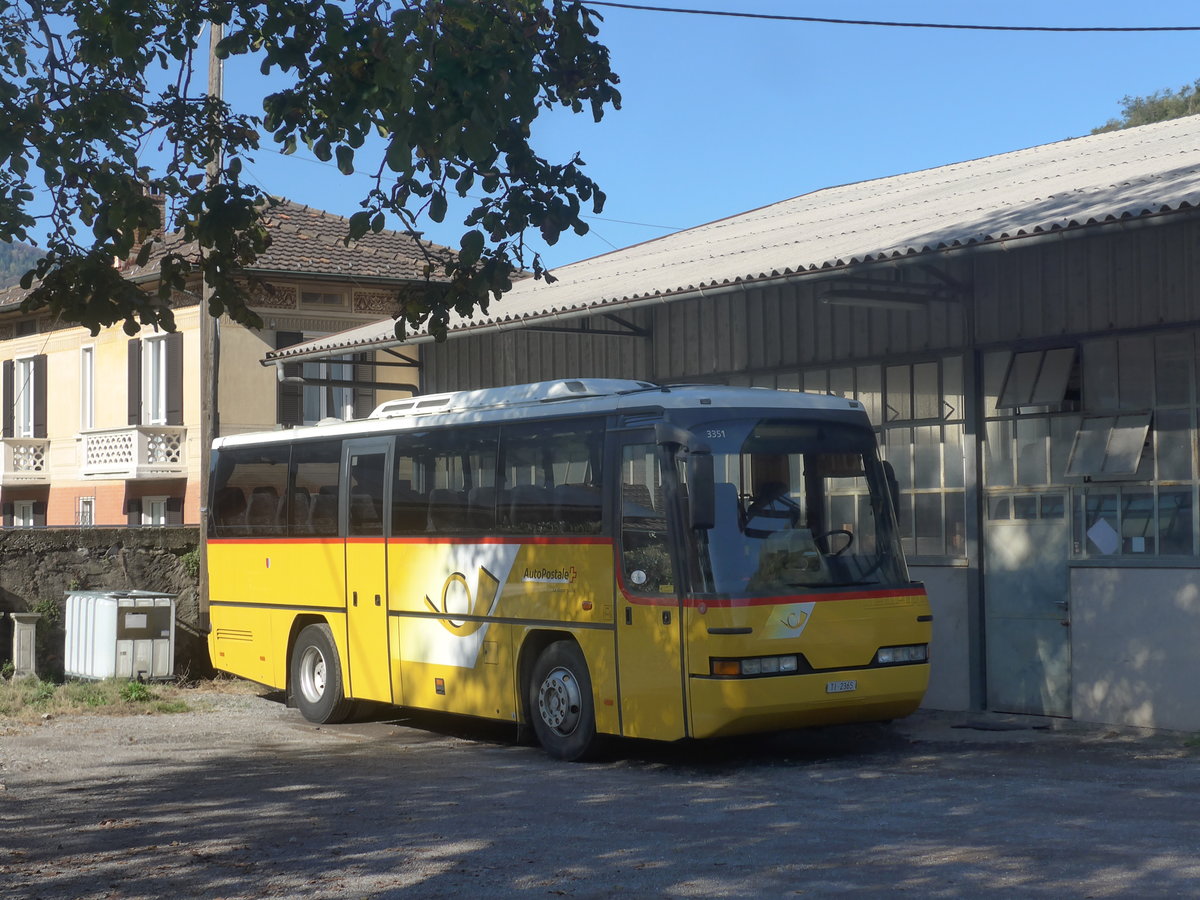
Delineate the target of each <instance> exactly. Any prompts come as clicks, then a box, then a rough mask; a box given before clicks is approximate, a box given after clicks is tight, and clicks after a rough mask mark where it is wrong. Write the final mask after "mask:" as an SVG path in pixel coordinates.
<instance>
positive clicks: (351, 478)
mask: <svg viewBox="0 0 1200 900" xmlns="http://www.w3.org/2000/svg"><path fill="white" fill-rule="evenodd" d="M393 445H394V444H393V441H391V440H390V439H385V438H365V439H362V440H354V441H346V443H345V445H344V447H343V448H342V485H341V498H342V501H341V503H342V505H341V511H340V518H341V525H342V527H341V532H342V534H344V535H346V646H347V648H348V653H349V657H350V658H349V660H348V661H347V675H348V679H349V686H348V693H349V694H350V696H352V697H354V698H355V699H359V700H378V701H381V702H383V703H392V702H394V701H393V697H392V678H391V671H390V667H391V652H390V647H389V643H388V632H389V629H388V595H387V584H388V581H387V544H386V542H385V541H384V529H385V523H386V522H387V520H388V519H389V518H390V516H388V515H386V514H385V513H386V512H387V511H388V510H390V509H391V498H390V494H391V464H392V447H393Z"/></svg>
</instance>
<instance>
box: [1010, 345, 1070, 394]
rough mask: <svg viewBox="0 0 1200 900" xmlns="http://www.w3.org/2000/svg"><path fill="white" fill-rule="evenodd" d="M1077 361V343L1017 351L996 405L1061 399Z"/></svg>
mask: <svg viewBox="0 0 1200 900" xmlns="http://www.w3.org/2000/svg"><path fill="white" fill-rule="evenodd" d="M1074 365H1075V348H1074V347H1059V348H1057V349H1054V350H1030V351H1028V352H1026V353H1017V354H1016V355H1014V356H1013V358H1012V365H1010V366H1009V369H1008V375H1007V377H1006V378H1005V381H1004V388H1003V389H1002V390H1001V392H1000V400H999V402H998V403H997V404H996V405H997V407H999V408H1001V409H1006V408H1012V407H1019V406H1045V405H1046V404H1049V403H1061V402H1062V399H1063V395H1065V394H1066V392H1067V382H1068V381H1069V380H1070V377H1071V369H1072V367H1073V366H1074Z"/></svg>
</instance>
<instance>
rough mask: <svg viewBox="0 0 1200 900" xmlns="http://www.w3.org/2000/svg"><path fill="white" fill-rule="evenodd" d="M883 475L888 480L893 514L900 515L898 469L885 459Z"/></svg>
mask: <svg viewBox="0 0 1200 900" xmlns="http://www.w3.org/2000/svg"><path fill="white" fill-rule="evenodd" d="M883 477H884V480H885V481H887V488H888V495H889V496H890V497H891V498H892V514H893V515H894V516H896V518H897V519H899V517H900V482H898V481H897V480H896V469H895V467H894V466H893V465H892V464H891V463H890V462H888V461H887V460H884V461H883Z"/></svg>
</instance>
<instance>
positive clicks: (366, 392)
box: [354, 350, 375, 419]
mask: <svg viewBox="0 0 1200 900" xmlns="http://www.w3.org/2000/svg"><path fill="white" fill-rule="evenodd" d="M374 381H375V352H374V351H373V350H372V351H368V352H366V353H356V354H354V383H355V388H354V418H356V419H365V418H366V417H367V416H369V415H370V414H371V413H372V412H373V411H374V410H375V388H373V387H368V386H367V385H370V384H372V383H373V382H374ZM359 385H362V387H359Z"/></svg>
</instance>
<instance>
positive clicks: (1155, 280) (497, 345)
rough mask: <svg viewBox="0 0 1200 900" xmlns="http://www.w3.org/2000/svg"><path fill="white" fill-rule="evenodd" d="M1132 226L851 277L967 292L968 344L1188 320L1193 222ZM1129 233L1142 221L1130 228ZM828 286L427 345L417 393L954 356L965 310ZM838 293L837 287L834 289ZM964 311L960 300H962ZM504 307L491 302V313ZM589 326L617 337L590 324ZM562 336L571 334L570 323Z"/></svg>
mask: <svg viewBox="0 0 1200 900" xmlns="http://www.w3.org/2000/svg"><path fill="white" fill-rule="evenodd" d="M1189 219H1190V217H1181V219H1180V220H1178V221H1175V222H1173V223H1165V224H1161V225H1156V226H1151V227H1145V226H1142V227H1130V228H1128V229H1121V230H1114V231H1111V232H1101V233H1093V234H1090V235H1086V236H1085V235H1084V233H1083V232H1073V233H1069V234H1064V236H1063V237H1061V238H1054V239H1049V240H1046V239H1041V238H1038V239H1034V240H1031V241H1028V242H1026V243H1025V244H1024V246H1022V242H1019V241H1017V242H1013V244H1011V245H1009V246H1010V247H1011V248H1012V249H1007V248H999V247H997V246H995V245H992V246H989V247H984V248H979V249H978V250H961V251H947V253H946V254H944V255H942V256H922V257H920V258H919V259H916V260H902V261H898V262H895V263H886V264H874V265H871V266H863V267H862V268H861V269H858V270H854V271H853V272H852V273H851V272H849V271H847V272H846V273H844V274H845V275H846V276H849V275H851V274H853V276H855V277H857V278H860V279H861V278H871V279H876V280H886V279H889V278H891V277H894V275H895V274H896V271H897V270H898V269H900V268H903V267H910V266H911V267H912V268H909V269H908V271H907V272H905V273H904V274H905V279H904V283H906V284H912V283H914V282H918V281H920V282H924V283H926V284H930V285H939V282H938V281H937V280H936V279H935V278H933V277H932V276H930V275H929V274H928V273H927V272H923V271H922V272H918V271H917V268H916V267H917V265H918V264H932V265H933V266H935V267H937V268H938V269H940V270H941V271H943V272H944V273H945V274H947V275H949V276H950V277H951V278H953V279H956V280H957V281H960V282H963V283H967V284H972V283H973V285H974V292H975V300H974V303H975V331H976V335H975V341H976V343H978V344H982V345H995V344H1003V343H1008V342H1018V341H1031V340H1038V339H1044V338H1051V337H1054V336H1059V335H1081V334H1087V333H1095V332H1105V331H1111V330H1114V329H1116V330H1121V329H1130V328H1140V327H1146V326H1153V325H1157V324H1163V323H1170V322H1185V321H1196V320H1200V222H1197V221H1194V220H1189ZM1139 225H1140V220H1139ZM833 285H839V282H838V281H837V280H835V279H830V278H823V279H822V280H819V281H817V280H807V281H805V280H801V281H798V282H793V283H790V284H787V283H784V284H779V285H774V286H767V287H757V288H750V289H742V290H737V291H733V292H728V293H724V294H718V295H715V296H711V297H703V298H696V299H691V300H680V301H676V302H672V303H664V304H661V305H655V306H647V307H642V308H639V309H632V310H626V311H623V312H622V315H623V316H624V317H625V318H626V319H628V320H629V321H631V322H633V323H634V324H636V325H637V326H639V327H643V328H646V327H649V328H652V329H653V335H652V337H651V338H642V337H633V336H624V337H619V336H613V335H595V334H590V335H589V334H587V333H586V331H582V330H581V331H580V332H579V333H578V334H559V333H550V332H537V331H511V332H501V333H493V334H486V335H480V336H478V337H467V338H457V339H453V340H451V341H448V342H447V343H445V344H442V345H425V346H424V348H423V353H422V355H423V358H424V361H425V379H426V381H425V384H426V390H427V391H445V390H456V389H462V388H470V387H491V386H495V385H502V384H520V383H523V382H528V381H540V380H544V379H551V378H566V377H572V376H576V377H577V376H593V377H610V378H645V379H649V380H652V381H658V382H672V381H683V380H689V379H696V378H706V379H709V378H711V379H717V380H720V379H721V378H723V377H725V376H729V375H744V374H755V373H769V372H774V371H780V370H795V369H797V368H804V367H805V366H820V365H825V364H829V363H832V362H835V361H840V360H883V359H895V358H897V357H902V356H920V355H930V354H936V352H937V351H939V350H955V349H962V348H963V347H964V346H966V345H967V344H968V343H969V341H968V339H967V334H966V328H967V325H966V323H965V315H966V313H965V308H964V307H963V306H962V305H960V304H958V303H953V302H931V303H929V304H928V308H927V309H924V310H904V311H895V312H892V311H887V310H880V309H865V308H853V307H844V306H836V307H835V306H828V305H825V304H824V303H821V302H820V301H819V300H818V296H819V294H820V292H821V291H822V290H823V289H825V288H827V287H830V286H833ZM839 286H840V285H839ZM968 302H969V301H968ZM502 303H503V301H501V304H498V306H499V305H502ZM589 322H590V323H591V327H594V328H605V329H613V328H616V327H618V326H616V325H615V324H614V323H611V322H609V321H607V320H605V319H604V318H602V317H601V316H595V317H592V318H591V319H590V320H589ZM563 325H564V327H570V328H580V329H582V328H583V327H584V326H583V324H582V320H568V321H567V322H565V323H563Z"/></svg>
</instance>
